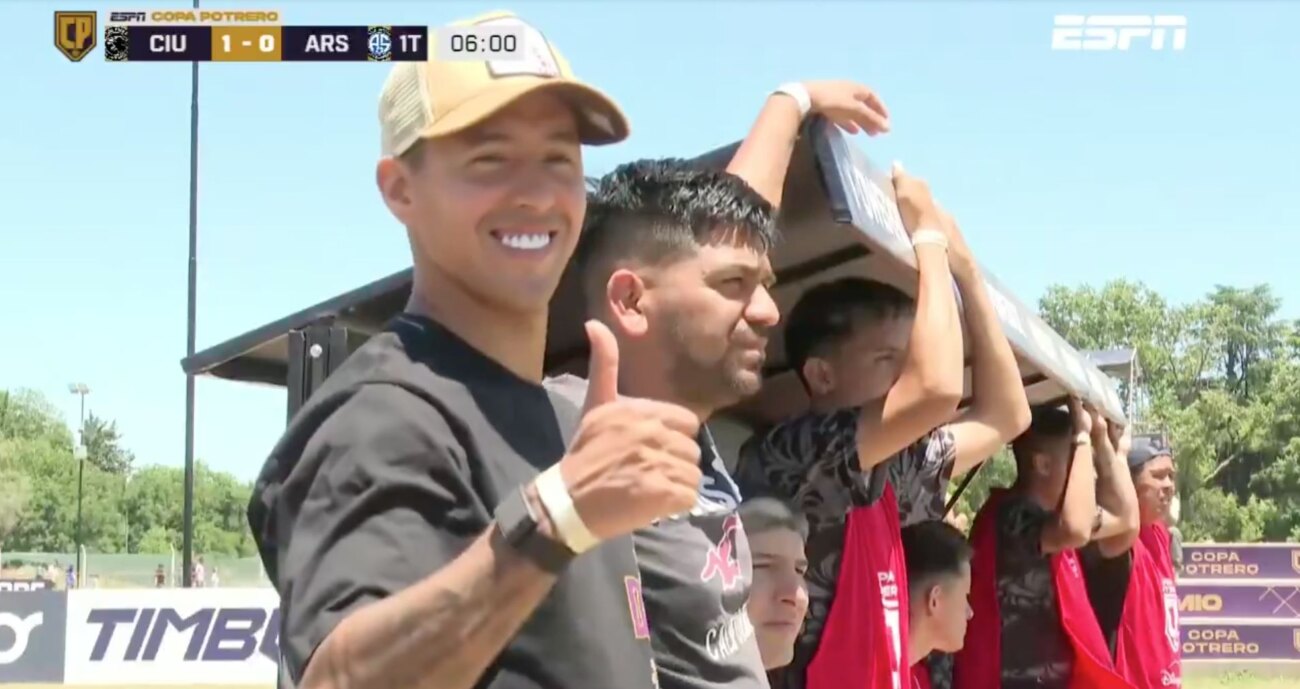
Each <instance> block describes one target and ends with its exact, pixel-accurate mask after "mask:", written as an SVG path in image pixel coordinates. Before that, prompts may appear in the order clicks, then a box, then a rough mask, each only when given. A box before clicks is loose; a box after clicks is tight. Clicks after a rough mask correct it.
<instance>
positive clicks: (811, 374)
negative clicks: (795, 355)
mask: <svg viewBox="0 0 1300 689" xmlns="http://www.w3.org/2000/svg"><path fill="white" fill-rule="evenodd" d="M802 373H803V379H804V380H806V381H808V388H809V389H810V390H812V394H814V395H826V394H829V393H830V392H831V390H834V389H835V369H834V367H832V366H831V363H830V362H829V361H827V360H825V359H823V358H821V357H816V356H810V357H808V359H807V360H805V361H804V362H803V369H802Z"/></svg>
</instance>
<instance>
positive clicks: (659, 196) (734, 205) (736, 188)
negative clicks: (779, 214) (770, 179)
mask: <svg viewBox="0 0 1300 689" xmlns="http://www.w3.org/2000/svg"><path fill="white" fill-rule="evenodd" d="M589 184H590V186H592V189H591V191H590V192H589V194H588V196H587V217H586V222H585V226H584V228H583V231H582V239H581V240H580V241H579V243H578V249H577V252H576V260H577V262H578V265H579V266H580V267H581V268H582V270H583V271H584V274H585V277H586V278H587V280H586V281H585V282H588V281H591V280H595V279H600V278H603V277H605V276H606V274H607V273H608V269H610V268H612V265H613V264H614V263H615V262H617V261H620V260H625V259H629V258H637V259H640V260H643V261H646V262H648V263H657V262H660V261H664V260H667V259H670V258H674V257H677V256H680V255H682V254H689V253H690V252H693V251H694V250H695V249H696V248H697V247H698V246H700V245H701V244H702V243H704V241H706V240H707V237H708V236H709V234H710V233H711V232H713V231H715V230H718V229H731V230H735V231H737V232H739V233H741V237H742V238H743V239H744V241H747V242H751V243H753V244H754V245H756V247H757V248H759V249H761V250H762V251H767V250H769V249H770V248H771V247H772V245H773V244H775V243H776V240H777V231H776V212H775V210H774V209H773V208H772V204H771V203H768V202H767V200H765V199H764V198H763V197H762V196H761V195H759V193H758V192H756V191H754V189H753V188H751V187H750V186H749V184H747V183H746V182H745V180H743V179H741V178H739V177H737V176H735V175H733V174H730V173H728V172H723V171H720V170H712V169H706V168H702V167H698V166H695V165H692V164H691V163H688V162H687V161H684V160H680V159H677V158H666V159H661V160H638V161H636V162H632V163H627V164H624V165H620V166H619V167H617V168H616V169H615V170H614V171H613V172H610V173H609V174H607V175H605V176H604V177H601V178H600V179H598V180H596V181H595V182H594V183H589Z"/></svg>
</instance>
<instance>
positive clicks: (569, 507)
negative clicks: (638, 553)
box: [533, 464, 600, 554]
mask: <svg viewBox="0 0 1300 689" xmlns="http://www.w3.org/2000/svg"><path fill="white" fill-rule="evenodd" d="M533 485H534V486H536V487H537V498H538V499H539V500H541V501H542V507H545V508H546V513H547V514H548V515H550V517H551V523H552V524H554V525H555V530H556V531H557V532H559V533H558V534H557V535H558V536H559V537H560V540H561V541H564V544H565V545H567V546H569V550H572V551H573V552H574V553H579V554H580V553H583V552H586V551H587V550H590V549H591V547H592V546H594V545H596V544H597V543H599V542H600V539H598V538H596V536H595V535H594V534H592V533H591V529H588V528H587V525H586V523H584V522H583V521H582V516H581V515H579V514H578V508H577V507H575V506H574V504H573V497H572V496H570V495H569V487H568V486H566V485H564V476H563V475H562V474H561V473H560V465H559V464H556V465H555V466H553V467H551V468H550V469H547V470H546V471H543V472H542V473H541V475H540V476H538V477H537V480H536V481H534V482H533Z"/></svg>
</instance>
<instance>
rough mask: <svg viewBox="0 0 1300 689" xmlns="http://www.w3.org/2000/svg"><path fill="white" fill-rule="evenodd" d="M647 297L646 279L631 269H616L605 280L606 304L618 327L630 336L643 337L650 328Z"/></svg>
mask: <svg viewBox="0 0 1300 689" xmlns="http://www.w3.org/2000/svg"><path fill="white" fill-rule="evenodd" d="M645 297H646V285H645V281H644V280H642V279H641V276H640V275H637V274H636V273H635V272H633V271H631V270H628V269H626V268H620V269H618V270H615V271H614V272H613V273H612V274H610V276H609V279H608V280H606V281H605V306H606V308H608V309H609V312H610V315H611V316H613V321H614V323H616V324H617V325H618V329H619V330H620V331H621V332H622V333H623V334H625V335H627V336H629V337H641V336H643V335H645V334H646V332H647V331H648V330H649V329H650V321H649V319H648V318H647V317H646V311H645V306H646V305H645Z"/></svg>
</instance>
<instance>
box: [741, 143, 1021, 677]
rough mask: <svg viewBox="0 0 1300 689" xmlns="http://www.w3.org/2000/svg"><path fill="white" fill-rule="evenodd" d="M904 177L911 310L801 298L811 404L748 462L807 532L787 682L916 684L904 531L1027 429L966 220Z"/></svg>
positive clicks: (796, 329)
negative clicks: (803, 590) (966, 385)
mask: <svg viewBox="0 0 1300 689" xmlns="http://www.w3.org/2000/svg"><path fill="white" fill-rule="evenodd" d="M894 184H895V191H896V193H897V198H898V207H899V211H900V214H901V216H902V219H903V224H904V227H905V228H906V229H907V231H908V232H909V233H910V235H911V238H912V243H913V245H914V250H915V252H916V260H917V266H918V272H919V273H920V276H919V285H918V290H917V298H916V301H915V303H913V301H912V300H911V299H910V298H909V297H908V295H906V294H905V293H903V292H901V291H899V290H898V289H896V288H894V287H892V286H890V285H886V284H883V283H880V282H874V281H871V280H865V279H861V278H843V279H839V280H834V281H831V282H827V283H823V284H820V285H817V286H815V287H813V288H811V289H809V290H808V291H807V292H805V293H804V295H803V296H802V298H801V299H800V300H799V302H798V303H797V304H796V305H795V306H794V308H793V309H792V310H791V311H790V317H789V321H788V325H787V326H786V330H785V345H786V346H785V351H786V357H787V361H788V362H789V364H790V366H791V368H793V369H794V371H795V372H796V373H797V374H798V375H799V377H800V380H801V382H803V384H804V386H805V389H806V390H807V391H808V393H809V398H810V402H811V410H810V411H809V412H808V413H806V414H803V415H801V416H798V417H796V418H793V419H790V420H789V421H786V422H785V423H782V424H780V425H778V426H777V427H776V428H774V429H772V430H770V431H769V432H767V433H765V434H760V435H758V436H755V438H754V439H753V440H752V441H751V442H750V443H747V444H746V445H745V447H744V448H742V450H741V453H740V461H739V463H738V466H737V470H736V476H737V481H738V482H739V483H740V486H741V492H742V494H745V495H764V494H769V495H775V496H776V497H778V498H781V499H783V500H785V501H787V502H789V503H791V504H792V505H795V506H796V507H797V508H798V509H800V510H801V511H802V512H803V514H804V516H805V517H806V518H807V519H808V523H809V535H808V546H807V555H808V562H809V569H808V575H807V581H808V598H809V609H808V618H807V623H806V625H805V627H804V630H803V632H802V633H801V634H800V635H799V639H798V641H797V642H796V645H795V652H794V659H793V661H792V662H791V664H790V665H789V666H787V667H786V668H785V670H784V672H782V673H781V676H780V677H775V676H774V677H773V679H772V682H773V686H774V688H775V689H803V688H805V687H806V688H807V689H840V688H841V687H843V688H845V689H904V688H905V687H907V684H908V674H909V666H908V659H909V655H910V654H909V653H908V651H907V639H908V627H907V621H908V612H907V611H908V599H907V595H908V587H907V572H906V567H905V564H904V557H903V547H902V543H901V540H900V535H899V528H900V525H903V526H905V525H907V524H909V523H913V522H916V521H921V520H926V519H939V518H941V517H942V515H943V507H944V497H945V495H946V488H947V484H948V481H949V479H950V478H951V477H952V476H954V475H960V474H962V473H964V472H965V471H968V470H970V469H971V468H972V467H974V466H976V465H977V464H979V463H980V462H982V461H984V460H985V459H987V458H988V457H989V456H991V455H992V454H993V453H994V452H996V451H997V450H998V449H999V448H1001V447H1002V446H1003V445H1005V444H1006V442H1007V441H1008V440H1010V439H1011V438H1013V437H1015V436H1016V435H1017V434H1019V433H1020V431H1021V430H1023V429H1024V427H1025V426H1026V425H1027V424H1028V422H1029V406H1028V403H1027V402H1026V401H1025V393H1024V388H1023V386H1022V384H1021V382H1020V377H1019V370H1018V368H1017V366H1016V360H1015V357H1014V355H1013V354H1012V352H1011V348H1010V346H1009V345H1008V344H1007V341H1006V338H1005V336H1004V335H1003V333H1002V330H1001V328H1000V326H999V324H998V321H997V314H996V312H995V310H994V309H993V307H992V305H991V303H990V300H989V298H988V295H987V290H986V288H985V286H984V282H983V278H982V277H981V276H980V274H979V270H978V267H977V266H976V264H975V261H974V259H972V258H971V255H970V251H969V249H967V248H966V244H965V241H964V240H963V239H962V237H961V233H960V231H959V229H958V228H957V225H956V223H955V222H954V221H953V220H952V218H951V217H950V216H948V215H947V214H946V213H943V212H942V211H941V210H939V209H938V207H937V206H936V205H935V203H934V201H933V199H932V198H931V196H930V192H929V189H928V188H927V187H926V186H925V184H924V183H923V182H921V181H920V180H916V179H912V178H909V177H907V176H906V175H905V174H904V173H902V171H901V170H898V169H896V170H895V178H894ZM954 280H955V281H956V283H957V286H958V289H959V290H960V292H961V295H962V301H963V305H964V306H965V309H966V323H967V325H968V328H969V333H968V334H969V342H970V350H971V359H972V370H973V373H972V379H973V382H972V393H973V394H972V397H973V400H972V403H971V405H970V408H969V409H967V410H965V411H964V412H963V413H962V414H961V415H960V416H957V414H956V411H957V405H958V403H959V402H960V400H961V396H962V392H963V361H962V358H963V357H962V354H963V351H962V349H963V338H962V323H961V319H960V317H959V314H958V312H957V304H956V300H955V299H954V295H953V289H952V285H953V282H954ZM954 417H956V418H955V419H954Z"/></svg>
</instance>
